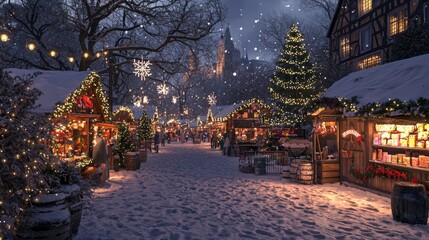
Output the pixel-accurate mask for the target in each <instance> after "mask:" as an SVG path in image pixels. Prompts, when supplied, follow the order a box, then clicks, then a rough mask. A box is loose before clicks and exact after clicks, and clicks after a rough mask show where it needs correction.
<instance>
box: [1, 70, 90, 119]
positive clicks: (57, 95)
mask: <svg viewBox="0 0 429 240" xmlns="http://www.w3.org/2000/svg"><path fill="white" fill-rule="evenodd" d="M5 71H6V72H8V73H9V74H10V76H12V77H17V76H18V77H21V78H26V77H28V76H30V75H33V74H38V75H37V76H36V77H35V78H33V82H34V83H33V86H34V87H35V88H37V89H39V90H40V91H42V93H43V94H42V95H41V96H40V97H39V99H38V100H37V102H36V104H40V107H39V108H37V109H35V111H36V112H43V113H50V112H53V111H54V110H55V108H56V104H57V103H58V102H64V101H65V100H66V98H67V97H68V96H69V95H70V94H71V93H72V92H73V91H74V90H76V89H78V88H79V87H80V84H81V83H82V82H83V81H84V80H85V79H86V77H87V76H88V75H89V74H90V72H89V71H84V72H75V71H43V70H32V69H17V68H8V69H5Z"/></svg>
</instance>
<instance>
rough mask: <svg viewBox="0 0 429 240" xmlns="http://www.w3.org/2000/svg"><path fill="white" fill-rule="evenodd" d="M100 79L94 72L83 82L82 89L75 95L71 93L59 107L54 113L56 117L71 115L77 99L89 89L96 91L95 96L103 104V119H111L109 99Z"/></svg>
mask: <svg viewBox="0 0 429 240" xmlns="http://www.w3.org/2000/svg"><path fill="white" fill-rule="evenodd" d="M99 79H100V77H99V76H98V75H97V74H96V73H94V72H92V73H90V74H89V75H88V77H87V78H86V79H85V80H84V81H83V82H82V84H81V87H80V88H78V89H76V90H75V91H74V92H73V93H71V94H70V95H69V96H68V97H67V99H66V100H65V102H64V103H63V104H61V105H59V106H57V108H56V109H55V111H54V117H56V118H58V117H61V116H62V115H63V114H65V113H70V112H71V111H72V109H73V104H74V101H75V99H76V97H78V96H81V95H82V94H85V93H86V92H88V90H89V89H91V88H92V89H95V96H91V97H98V98H99V100H100V102H101V111H102V113H103V117H104V119H105V120H108V119H109V103H108V101H107V97H106V95H105V94H104V91H103V87H102V86H101V82H100V80H99Z"/></svg>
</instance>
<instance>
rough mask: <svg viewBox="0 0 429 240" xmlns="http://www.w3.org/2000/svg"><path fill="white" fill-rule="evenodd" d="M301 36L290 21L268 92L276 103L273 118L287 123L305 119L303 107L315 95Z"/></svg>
mask: <svg viewBox="0 0 429 240" xmlns="http://www.w3.org/2000/svg"><path fill="white" fill-rule="evenodd" d="M303 42H304V38H303V37H302V34H301V32H300V31H299V29H298V27H297V26H295V25H293V26H292V27H291V29H290V31H289V33H288V34H287V36H286V44H285V46H284V47H283V50H282V53H281V56H280V58H279V60H278V62H277V64H276V72H275V73H274V75H273V76H272V79H270V82H271V86H270V87H269V92H270V94H271V98H272V100H273V103H274V105H275V107H276V111H277V112H276V115H275V118H276V122H277V123H282V124H286V125H290V126H294V125H297V124H299V123H302V122H304V117H305V113H304V111H303V109H304V108H305V107H306V106H307V104H309V103H310V102H311V101H312V100H314V99H315V98H316V97H317V94H316V90H315V83H316V75H315V73H314V66H313V64H312V63H310V54H309V53H308V52H307V51H306V49H305V44H304V43H303Z"/></svg>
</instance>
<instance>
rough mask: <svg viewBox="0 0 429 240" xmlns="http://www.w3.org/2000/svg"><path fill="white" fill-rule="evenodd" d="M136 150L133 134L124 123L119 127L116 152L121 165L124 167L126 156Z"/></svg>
mask: <svg viewBox="0 0 429 240" xmlns="http://www.w3.org/2000/svg"><path fill="white" fill-rule="evenodd" d="M132 150H134V144H133V142H132V139H131V133H130V130H129V129H128V125H127V124H126V123H125V122H122V123H121V124H119V126H118V144H117V145H116V148H115V151H116V152H117V153H118V155H119V165H120V166H121V167H124V161H125V154H126V153H127V152H130V151H132Z"/></svg>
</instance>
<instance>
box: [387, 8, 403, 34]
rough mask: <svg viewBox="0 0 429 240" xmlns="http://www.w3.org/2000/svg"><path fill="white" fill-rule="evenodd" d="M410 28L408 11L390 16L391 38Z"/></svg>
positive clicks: (401, 11)
mask: <svg viewBox="0 0 429 240" xmlns="http://www.w3.org/2000/svg"><path fill="white" fill-rule="evenodd" d="M407 27H408V17H407V12H406V9H402V10H400V11H398V12H397V13H394V14H392V15H390V16H389V36H393V35H396V34H398V33H401V32H403V31H405V30H406V29H407Z"/></svg>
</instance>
